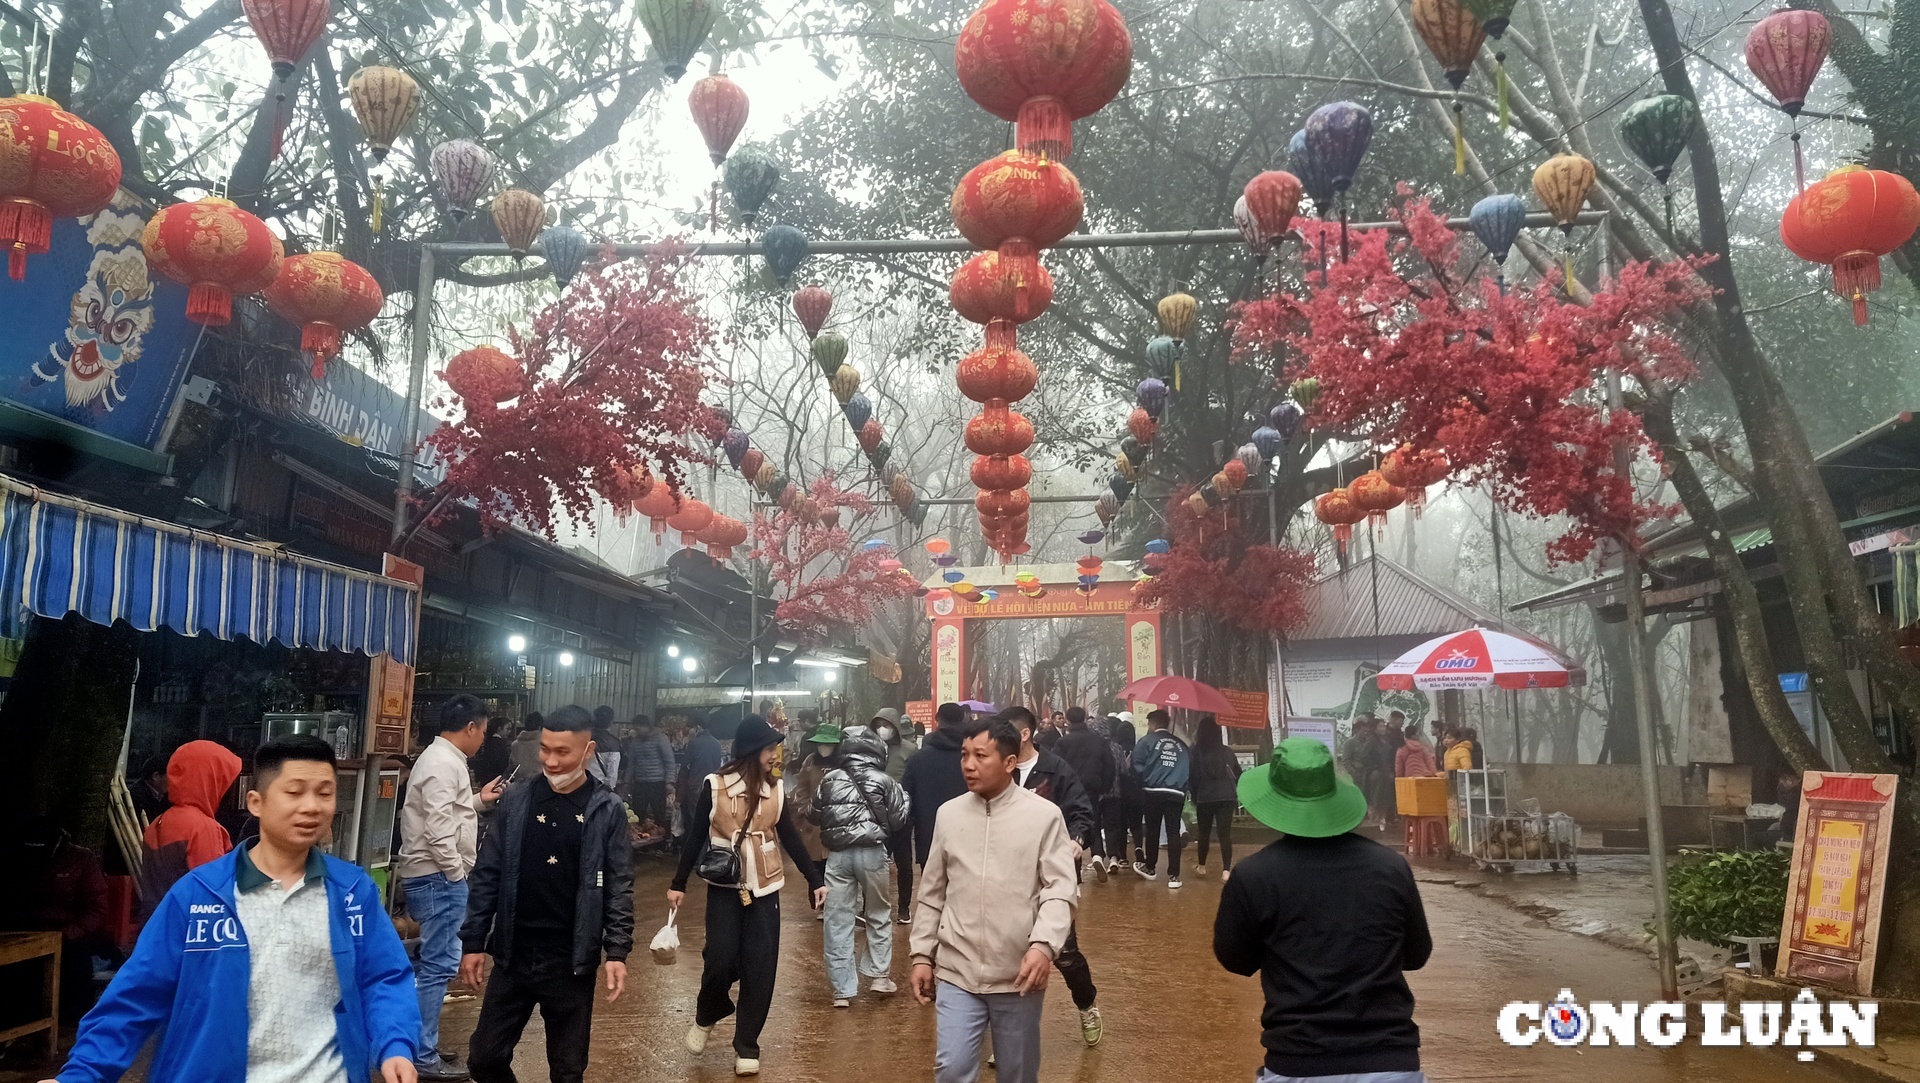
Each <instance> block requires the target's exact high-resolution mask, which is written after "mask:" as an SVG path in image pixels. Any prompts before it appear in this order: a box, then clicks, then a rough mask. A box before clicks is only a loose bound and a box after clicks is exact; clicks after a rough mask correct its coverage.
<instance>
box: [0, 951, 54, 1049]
mask: <svg viewBox="0 0 1920 1083" xmlns="http://www.w3.org/2000/svg"><path fill="white" fill-rule="evenodd" d="M33 959H44V960H46V963H45V966H46V980H45V983H44V985H43V986H42V987H43V988H44V989H45V991H46V995H47V1015H46V1018H44V1019H36V1020H34V1021H33V1022H31V1023H22V1024H20V1025H19V1026H17V1027H11V1028H8V1029H6V1030H0V1043H3V1042H11V1041H13V1040H14V1039H16V1038H24V1037H26V1036H27V1035H29V1034H33V1033H36V1032H38V1031H43V1030H44V1031H46V1032H47V1059H49V1060H52V1061H56V1062H57V1061H59V1059H60V934H59V933H53V932H49V933H0V966H11V965H13V964H14V963H24V962H28V961H30V960H33Z"/></svg>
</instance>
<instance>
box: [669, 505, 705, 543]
mask: <svg viewBox="0 0 1920 1083" xmlns="http://www.w3.org/2000/svg"><path fill="white" fill-rule="evenodd" d="M711 522H713V509H712V508H710V507H708V506H707V504H706V502H705V501H701V500H692V499H688V500H682V501H681V502H680V510H679V511H677V512H674V513H673V514H672V515H671V516H669V517H668V518H667V525H668V526H670V527H672V528H673V529H675V530H678V531H679V532H680V544H681V545H694V544H695V543H697V542H698V541H699V540H700V537H699V535H700V532H701V531H703V530H705V529H707V524H709V523H711Z"/></svg>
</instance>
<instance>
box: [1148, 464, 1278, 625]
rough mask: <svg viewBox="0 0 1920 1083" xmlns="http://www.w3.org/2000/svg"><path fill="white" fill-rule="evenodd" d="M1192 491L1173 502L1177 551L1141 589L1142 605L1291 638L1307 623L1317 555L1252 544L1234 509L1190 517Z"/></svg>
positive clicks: (1185, 489) (1170, 518) (1177, 494)
mask: <svg viewBox="0 0 1920 1083" xmlns="http://www.w3.org/2000/svg"><path fill="white" fill-rule="evenodd" d="M1192 493H1193V489H1192V488H1191V487H1190V486H1182V487H1179V488H1176V489H1175V490H1174V492H1173V495H1172V497H1171V498H1170V499H1169V500H1168V501H1167V522H1168V523H1169V524H1170V525H1171V527H1172V533H1173V538H1172V541H1173V547H1172V548H1171V549H1169V550H1168V551H1167V553H1166V555H1165V556H1163V557H1162V558H1161V560H1160V571H1159V573H1158V574H1156V575H1155V576H1154V577H1153V578H1151V579H1148V580H1146V581H1145V582H1143V583H1141V584H1140V585H1139V586H1138V587H1136V588H1135V591H1136V593H1137V594H1138V595H1139V597H1140V600H1141V601H1143V602H1149V603H1157V604H1158V605H1159V606H1160V608H1161V609H1163V610H1165V611H1166V612H1169V613H1198V614H1202V615H1205V616H1209V617H1213V618H1214V619H1216V620H1220V621H1223V622H1225V623H1226V624H1229V625H1231V626H1233V627H1235V628H1238V629H1240V630H1241V631H1243V632H1247V633H1249V634H1252V635H1262V636H1267V635H1284V634H1286V633H1288V632H1291V631H1294V630H1296V629H1298V628H1300V627H1301V626H1302V625H1304V624H1306V622H1307V616H1308V613H1307V602H1306V588H1307V586H1308V584H1310V583H1312V582H1313V578H1314V574H1315V561H1314V556H1313V554H1312V553H1308V552H1303V551H1301V550H1299V549H1293V548H1289V547H1287V546H1274V545H1248V544H1247V543H1246V540H1245V538H1243V537H1242V536H1241V534H1240V530H1239V525H1238V524H1239V516H1237V515H1234V514H1231V509H1224V510H1213V511H1209V512H1208V513H1207V514H1206V515H1205V516H1199V517H1196V516H1194V515H1192V514H1191V513H1189V512H1188V511H1187V508H1186V500H1187V497H1188V496H1190V495H1191V494H1192ZM1230 499H1231V498H1230Z"/></svg>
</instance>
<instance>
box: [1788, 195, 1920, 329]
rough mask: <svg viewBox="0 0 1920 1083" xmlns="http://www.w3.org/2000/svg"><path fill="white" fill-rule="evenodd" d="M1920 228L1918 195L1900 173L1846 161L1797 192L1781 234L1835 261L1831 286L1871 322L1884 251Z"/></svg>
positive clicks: (1857, 319)
mask: <svg viewBox="0 0 1920 1083" xmlns="http://www.w3.org/2000/svg"><path fill="white" fill-rule="evenodd" d="M1916 229H1920V195H1916V194H1915V192H1914V188H1913V184H1912V183H1911V182H1909V181H1908V180H1907V178H1905V177H1903V176H1900V175H1899V174H1898V173H1888V172H1884V171H1882V170H1878V169H1863V168H1861V167H1860V166H1857V165H1849V166H1842V167H1841V168H1839V169H1836V170H1834V171H1833V172H1832V173H1829V174H1827V179H1825V180H1823V181H1819V182H1816V183H1814V184H1810V185H1808V186H1807V190H1806V191H1804V192H1801V193H1800V194H1799V195H1797V196H1795V197H1793V202H1791V203H1789V204H1787V213H1786V215H1785V216H1784V217H1782V218H1781V219H1780V240H1781V241H1783V242H1784V243H1785V244H1786V246H1787V247H1788V248H1790V249H1792V250H1793V254H1794V255H1796V256H1799V257H1800V258H1801V259H1804V260H1811V261H1812V262H1814V263H1826V264H1831V265H1832V266H1833V289H1834V292H1836V293H1838V294H1839V295H1840V296H1842V297H1845V298H1847V299H1849V300H1851V301H1852V302H1853V322H1854V323H1856V324H1860V325H1863V326H1864V325H1865V324H1866V322H1867V294H1869V293H1872V292H1874V291H1875V290H1878V289H1879V288H1880V257H1881V256H1884V255H1886V254H1888V253H1890V252H1892V251H1894V250H1895V249H1897V248H1899V247H1900V246H1901V245H1903V244H1906V243H1907V241H1908V240H1909V239H1911V238H1912V237H1913V234H1914V231H1915V230H1916Z"/></svg>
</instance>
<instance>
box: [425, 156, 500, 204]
mask: <svg viewBox="0 0 1920 1083" xmlns="http://www.w3.org/2000/svg"><path fill="white" fill-rule="evenodd" d="M427 166H428V169H429V170H431V171H432V173H433V181H434V183H435V184H437V185H439V186H440V197H441V198H442V199H445V200H446V201H447V210H448V211H449V212H450V213H451V214H452V215H453V217H454V218H455V219H456V220H457V219H463V218H465V217H466V216H467V215H469V214H471V213H473V201H474V200H476V199H479V198H480V196H481V195H483V194H484V193H485V192H486V190H487V188H488V186H489V185H491V184H492V183H493V155H492V154H491V153H489V152H488V151H487V148H485V147H483V146H481V145H480V144H478V143H476V142H474V141H473V140H471V139H451V140H448V141H447V142H445V143H442V144H440V145H439V146H437V147H435V148H433V151H432V153H430V154H428V155H427Z"/></svg>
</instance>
